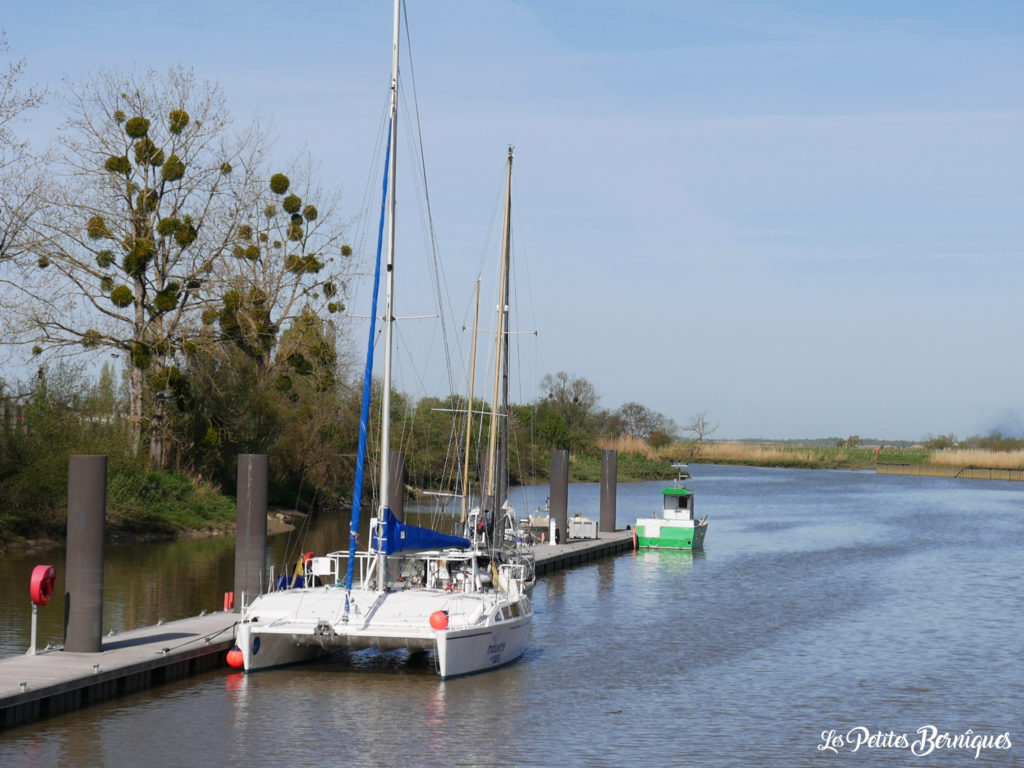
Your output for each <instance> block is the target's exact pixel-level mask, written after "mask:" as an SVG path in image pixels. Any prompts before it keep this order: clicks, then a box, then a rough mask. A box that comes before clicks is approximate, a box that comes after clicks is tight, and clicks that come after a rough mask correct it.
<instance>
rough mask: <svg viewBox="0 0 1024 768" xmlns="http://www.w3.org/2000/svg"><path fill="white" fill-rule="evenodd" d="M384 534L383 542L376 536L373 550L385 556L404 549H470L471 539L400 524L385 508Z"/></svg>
mask: <svg viewBox="0 0 1024 768" xmlns="http://www.w3.org/2000/svg"><path fill="white" fill-rule="evenodd" d="M383 528H384V534H383V537H382V538H381V540H378V538H377V536H376V535H374V537H373V539H374V541H373V548H374V549H376V550H377V551H378V552H383V553H384V554H385V555H393V554H394V553H395V552H399V551H401V550H403V549H444V548H445V547H461V548H463V549H466V548H468V547H469V545H470V542H469V539H464V538H462V537H461V536H450V535H448V534H447V533H439V532H438V531H434V530H431V529H430V528H421V527H419V526H418V525H408V524H407V523H403V522H400V521H399V519H398V518H397V517H395V516H394V515H393V514H392V513H391V510H390V509H388V508H387V507H385V508H384V525H383Z"/></svg>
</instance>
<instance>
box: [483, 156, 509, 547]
mask: <svg viewBox="0 0 1024 768" xmlns="http://www.w3.org/2000/svg"><path fill="white" fill-rule="evenodd" d="M511 228H512V147H509V148H508V165H507V170H506V176H505V224H504V227H503V229H502V238H501V282H500V284H499V285H500V287H499V290H498V302H499V303H498V328H497V333H496V334H495V349H494V394H493V397H492V398H491V430H490V442H489V446H488V452H487V500H488V508H489V509H490V511H491V513H492V515H493V517H492V519H491V521H490V526H489V527H490V534H491V548H492V549H496V548H497V536H496V534H497V532H498V520H499V512H500V510H499V507H500V505H501V500H500V499H499V498H498V495H499V494H498V488H499V486H497V485H496V483H495V480H496V478H495V475H496V474H497V472H498V471H499V470H498V467H497V456H496V453H497V442H498V419H499V418H506V412H505V411H499V410H498V408H499V403H498V386H499V384H500V383H501V381H502V379H503V378H504V381H505V388H504V406H505V408H506V409H507V407H508V373H507V371H504V370H503V369H504V368H506V364H507V360H508V358H507V356H506V351H505V350H506V347H507V344H506V342H507V338H508V329H507V327H506V323H507V320H508V263H509V240H510V235H511ZM502 434H503V435H505V436H507V433H506V432H505V431H504V429H503V430H502ZM504 439H505V438H503V442H504ZM500 471H501V472H502V473H504V468H502V469H501V470H500Z"/></svg>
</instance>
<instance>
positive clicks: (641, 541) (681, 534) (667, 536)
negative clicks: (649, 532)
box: [636, 520, 708, 549]
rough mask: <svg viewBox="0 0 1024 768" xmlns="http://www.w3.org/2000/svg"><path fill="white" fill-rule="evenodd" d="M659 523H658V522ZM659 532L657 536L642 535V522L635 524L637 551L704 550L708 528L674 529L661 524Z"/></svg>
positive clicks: (702, 526)
mask: <svg viewBox="0 0 1024 768" xmlns="http://www.w3.org/2000/svg"><path fill="white" fill-rule="evenodd" d="M659 522H660V521H659ZM660 528H661V532H660V535H658V536H646V535H644V532H645V526H644V524H643V521H641V520H637V522H636V545H637V548H638V549H704V535H705V534H706V533H707V530H708V527H707V524H705V525H698V526H695V527H693V528H690V527H688V526H687V527H685V528H684V527H681V526H680V527H676V526H672V525H666V524H665V523H661V526H660Z"/></svg>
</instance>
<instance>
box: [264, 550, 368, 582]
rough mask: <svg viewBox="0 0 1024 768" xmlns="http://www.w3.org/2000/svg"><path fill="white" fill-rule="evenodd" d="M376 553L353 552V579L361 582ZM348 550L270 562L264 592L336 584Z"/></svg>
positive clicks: (339, 579)
mask: <svg viewBox="0 0 1024 768" xmlns="http://www.w3.org/2000/svg"><path fill="white" fill-rule="evenodd" d="M375 556H376V555H375V553H372V552H356V559H355V565H356V569H355V574H354V576H355V578H354V581H356V582H357V583H360V584H362V583H365V579H366V574H367V573H368V572H369V571H370V570H371V563H370V561H371V560H372V558H374V557H375ZM347 561H348V551H347V550H338V551H336V552H328V553H327V554H326V555H313V556H311V557H308V558H305V559H301V560H299V562H298V563H296V564H295V565H294V566H293V565H290V564H288V563H284V564H281V565H280V566H278V565H276V564H275V565H272V566H271V567H270V580H269V583H268V584H267V591H268V592H276V591H278V590H282V589H295V588H296V587H311V586H322V585H328V586H336V585H338V584H341V583H342V582H343V580H344V578H345V574H346V572H347V570H348V563H347Z"/></svg>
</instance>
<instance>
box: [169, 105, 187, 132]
mask: <svg viewBox="0 0 1024 768" xmlns="http://www.w3.org/2000/svg"><path fill="white" fill-rule="evenodd" d="M167 117H168V118H169V119H170V123H169V125H168V126H167V129H168V130H169V131H170V132H171V133H173V134H174V135H175V136H177V135H178V134H179V133H181V132H182V131H183V130H185V126H186V125H188V121H189V116H188V112H186V111H185V110H184V109H172V110H171V113H170V114H169V115H168V116H167Z"/></svg>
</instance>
